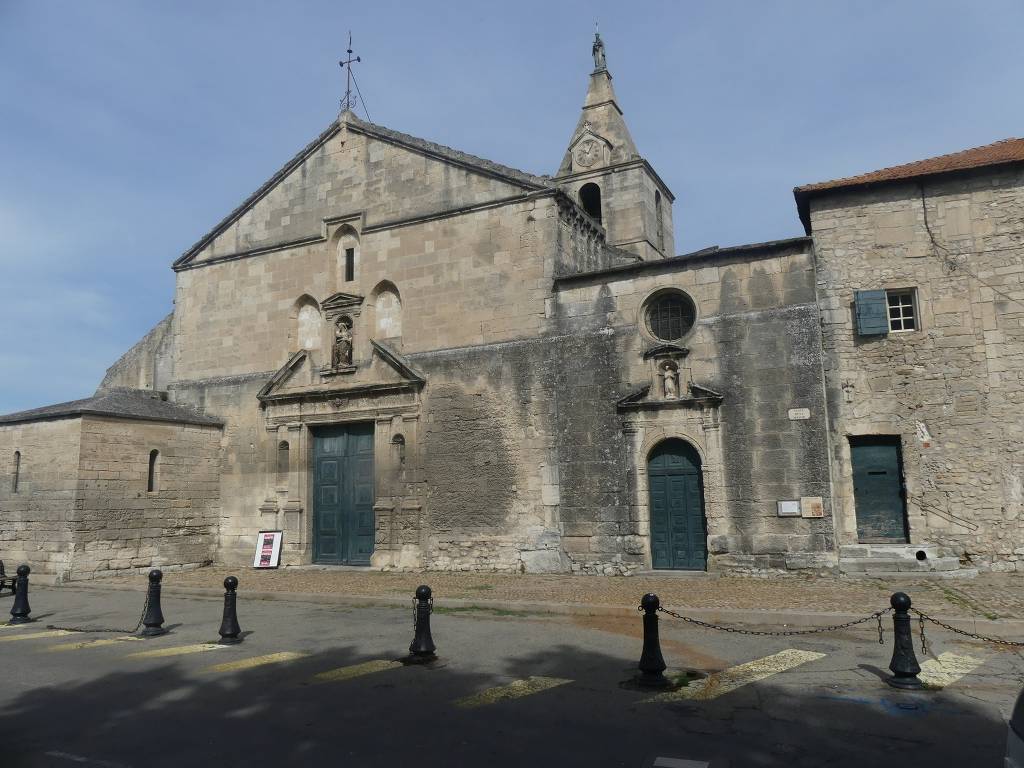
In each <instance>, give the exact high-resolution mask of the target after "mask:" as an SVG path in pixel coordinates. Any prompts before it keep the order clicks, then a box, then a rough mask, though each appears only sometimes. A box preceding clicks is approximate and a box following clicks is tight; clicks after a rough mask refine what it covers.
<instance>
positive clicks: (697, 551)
mask: <svg viewBox="0 0 1024 768" xmlns="http://www.w3.org/2000/svg"><path fill="white" fill-rule="evenodd" d="M647 479H648V482H649V483H650V488H651V560H652V565H653V566H654V567H655V568H671V569H674V570H683V571H702V570H704V568H706V567H707V560H708V550H707V530H706V526H705V523H704V491H703V488H702V487H701V485H702V484H701V473H700V456H699V455H698V454H697V451H696V450H694V448H693V447H692V446H691V445H689V444H688V443H686V442H684V441H682V440H666V441H665V442H663V443H661V444H659V445H658V446H657V447H656V448H655V449H654V451H653V452H652V453H651V456H650V459H648V464H647Z"/></svg>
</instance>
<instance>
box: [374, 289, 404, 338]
mask: <svg viewBox="0 0 1024 768" xmlns="http://www.w3.org/2000/svg"><path fill="white" fill-rule="evenodd" d="M370 306H371V307H372V308H373V335H374V337H375V338H378V339H397V338H401V336H402V296H401V294H400V293H399V292H398V287H397V286H396V285H395V284H394V283H392V282H391V281H390V280H384V281H382V282H380V283H379V284H378V285H377V287H376V288H374V289H373V292H372V293H371V294H370Z"/></svg>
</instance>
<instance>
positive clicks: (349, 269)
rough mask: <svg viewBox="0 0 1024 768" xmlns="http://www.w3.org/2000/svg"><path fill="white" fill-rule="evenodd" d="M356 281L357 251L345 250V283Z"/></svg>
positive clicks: (352, 249)
mask: <svg viewBox="0 0 1024 768" xmlns="http://www.w3.org/2000/svg"><path fill="white" fill-rule="evenodd" d="M355 279H356V249H355V248H346V249H345V282H346V283H351V282H352V281H353V280H355Z"/></svg>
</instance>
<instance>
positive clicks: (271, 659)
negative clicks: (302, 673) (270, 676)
mask: <svg viewBox="0 0 1024 768" xmlns="http://www.w3.org/2000/svg"><path fill="white" fill-rule="evenodd" d="M308 655H309V654H308V653H299V652H298V651H280V652H279V653H268V654H266V655H265V656H253V657H252V658H249V659H239V660H238V661H225V662H224V663H223V664H214V665H213V666H212V667H207V668H206V669H204V670H203V672H240V671H242V670H245V669H255V668H256V667H263V666H266V665H267V664H283V663H284V662H286V661H295V659H304V658H306V657H307V656H308Z"/></svg>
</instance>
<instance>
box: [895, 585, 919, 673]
mask: <svg viewBox="0 0 1024 768" xmlns="http://www.w3.org/2000/svg"><path fill="white" fill-rule="evenodd" d="M889 605H891V606H892V610H893V613H892V632H893V638H894V639H893V648H892V661H890V662H889V669H890V670H892V674H893V676H892V677H890V678H889V679H888V680H887V681H886V682H887V683H889V685H891V686H892V687H893V688H910V689H915V688H922V687H923V685H922V683H921V680H920V679H919V678H918V677H917V673H918V672H920V671H921V665H920V664H918V663H917V656H915V655H914V636H913V635H912V634H911V631H910V613H908V611H909V610H910V596H909V595H906V594H904V593H903V592H897V593H895V594H894V595H893V596H892V597H891V598H889Z"/></svg>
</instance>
